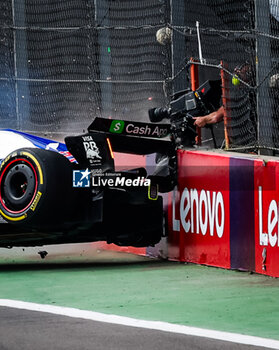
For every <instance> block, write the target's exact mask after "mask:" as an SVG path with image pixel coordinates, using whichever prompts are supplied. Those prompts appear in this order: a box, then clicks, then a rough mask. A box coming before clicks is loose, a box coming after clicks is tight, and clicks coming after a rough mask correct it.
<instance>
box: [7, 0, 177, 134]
mask: <svg viewBox="0 0 279 350" xmlns="http://www.w3.org/2000/svg"><path fill="white" fill-rule="evenodd" d="M0 9H1V13H0V50H1V57H0V86H1V90H0V91H1V99H0V122H1V127H11V128H17V129H21V130H25V131H35V132H43V133H46V132H51V133H60V132H61V133H63V134H66V133H69V132H73V133H78V132H82V131H83V130H84V129H86V127H87V126H88V125H89V124H90V122H91V121H92V119H93V117H94V116H96V115H102V116H103V117H116V118H120V119H121V118H124V119H132V120H133V119H138V120H139V119H147V115H148V113H147V110H148V108H151V107H153V106H155V105H163V104H165V103H166V101H167V100H166V96H165V93H164V90H163V88H164V81H165V79H166V78H167V77H168V76H169V69H170V62H169V57H168V55H169V47H161V46H160V45H159V44H158V43H157V42H156V31H157V29H158V28H159V27H161V26H163V25H164V24H165V23H167V22H168V21H169V19H168V17H167V16H169V10H168V9H167V6H166V4H165V1H158V0H151V1H140V2H138V1H127V0H125V1H123V0H122V1H113V0H105V1H101V0H95V1H94V0H84V1H77V0H70V1H69V0H67V1H66V0H59V1H53V0H47V1H46V0H25V1H22V0H14V1H11V0H3V1H2V2H1V5H0Z"/></svg>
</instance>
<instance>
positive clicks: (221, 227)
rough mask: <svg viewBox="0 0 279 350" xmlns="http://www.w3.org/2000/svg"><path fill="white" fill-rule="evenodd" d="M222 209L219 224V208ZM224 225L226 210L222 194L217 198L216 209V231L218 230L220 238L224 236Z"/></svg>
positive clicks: (218, 194)
mask: <svg viewBox="0 0 279 350" xmlns="http://www.w3.org/2000/svg"><path fill="white" fill-rule="evenodd" d="M219 206H220V209H221V223H220V224H219V215H218V214H219V208H218V207H219ZM224 224H225V208H224V201H223V196H222V194H221V192H218V193H217V198H216V209H215V225H216V230H217V235H218V237H219V238H221V237H222V236H223V233H224Z"/></svg>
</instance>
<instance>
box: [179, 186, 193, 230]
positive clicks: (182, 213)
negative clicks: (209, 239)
mask: <svg viewBox="0 0 279 350" xmlns="http://www.w3.org/2000/svg"><path fill="white" fill-rule="evenodd" d="M185 200H186V201H187V205H186V207H185ZM189 210H190V194H189V191H188V189H187V188H184V191H183V192H182V196H181V200H180V219H181V223H182V226H183V228H184V231H185V232H186V233H187V232H189V230H190V227H191V224H190V220H188V221H186V217H187V215H188V213H189Z"/></svg>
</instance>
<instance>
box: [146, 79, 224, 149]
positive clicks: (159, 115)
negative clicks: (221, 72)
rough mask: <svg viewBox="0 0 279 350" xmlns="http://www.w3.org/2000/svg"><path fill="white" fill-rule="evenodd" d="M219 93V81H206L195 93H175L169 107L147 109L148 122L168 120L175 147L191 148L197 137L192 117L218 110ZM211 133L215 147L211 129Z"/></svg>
mask: <svg viewBox="0 0 279 350" xmlns="http://www.w3.org/2000/svg"><path fill="white" fill-rule="evenodd" d="M221 93H222V90H221V80H207V81H206V82H205V83H204V84H202V85H201V86H200V87H199V88H198V89H197V90H196V91H192V90H191V89H186V90H182V91H178V92H176V93H175V94H174V95H173V96H172V98H171V101H170V103H169V106H167V107H160V108H152V109H149V111H148V114H149V120H150V121H151V122H152V123H158V122H161V121H162V120H163V119H169V120H170V124H171V126H170V130H171V138H172V141H173V142H174V144H175V147H176V148H177V147H180V146H184V147H191V146H193V144H194V143H195V137H196V135H197V134H196V127H195V126H194V119H193V117H198V116H205V115H207V114H209V113H211V112H213V111H215V110H216V109H218V108H219V107H220V98H221ZM211 132H212V138H213V141H214V146H215V147H216V141H215V137H214V133H213V130H212V127H211Z"/></svg>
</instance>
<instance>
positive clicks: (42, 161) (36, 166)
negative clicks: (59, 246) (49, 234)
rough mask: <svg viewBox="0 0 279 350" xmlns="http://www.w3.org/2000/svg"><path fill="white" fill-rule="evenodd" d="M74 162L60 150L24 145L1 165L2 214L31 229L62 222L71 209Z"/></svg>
mask: <svg viewBox="0 0 279 350" xmlns="http://www.w3.org/2000/svg"><path fill="white" fill-rule="evenodd" d="M71 194H72V165H71V163H70V162H69V161H68V159H66V158H65V157H64V156H62V155H60V154H59V153H57V152H53V151H47V150H43V149H38V148H22V149H19V150H16V151H15V152H13V153H11V154H9V155H8V156H7V157H6V158H5V159H4V160H3V162H2V163H1V166H0V214H1V216H2V217H3V218H4V219H5V220H6V221H7V222H9V223H14V224H20V225H25V226H28V227H32V228H40V229H43V228H47V227H50V226H52V225H55V224H61V223H63V222H64V221H65V220H66V217H67V214H68V213H69V210H70V204H71V203H70V199H71V198H70V197H71Z"/></svg>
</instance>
